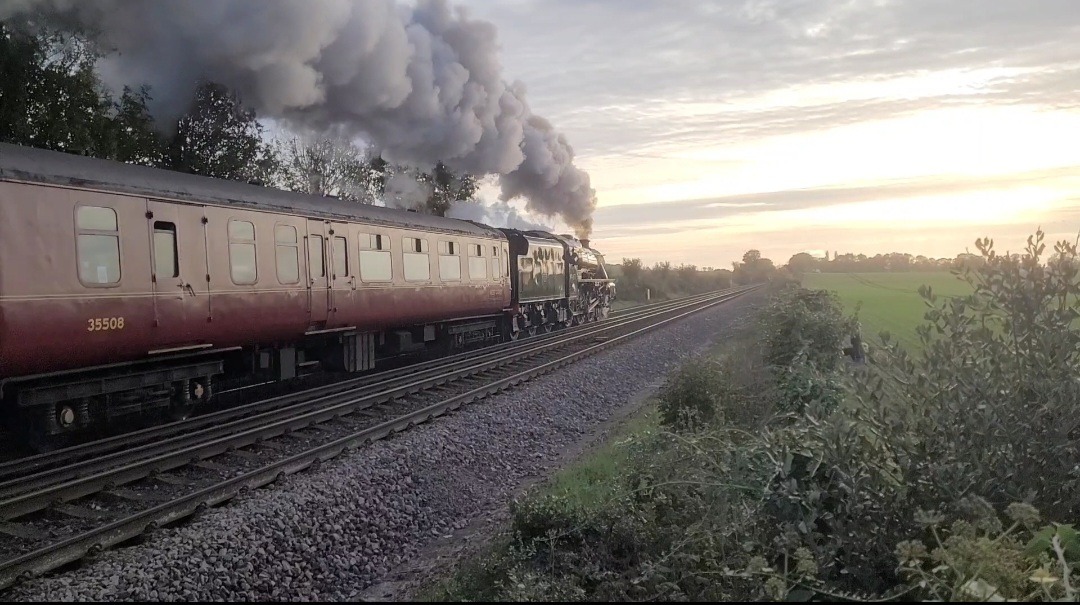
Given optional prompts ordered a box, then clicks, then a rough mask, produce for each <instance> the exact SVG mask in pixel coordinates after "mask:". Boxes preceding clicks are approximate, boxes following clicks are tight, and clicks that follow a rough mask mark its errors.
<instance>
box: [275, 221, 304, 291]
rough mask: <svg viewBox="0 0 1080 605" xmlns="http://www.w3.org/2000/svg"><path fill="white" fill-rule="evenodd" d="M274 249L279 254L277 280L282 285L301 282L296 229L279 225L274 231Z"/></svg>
mask: <svg viewBox="0 0 1080 605" xmlns="http://www.w3.org/2000/svg"><path fill="white" fill-rule="evenodd" d="M274 247H275V248H276V252H277V278H278V281H279V282H281V283H282V284H295V283H299V282H300V245H299V244H298V243H297V241H296V227H292V226H290V225H278V226H277V227H276V228H275V229H274Z"/></svg>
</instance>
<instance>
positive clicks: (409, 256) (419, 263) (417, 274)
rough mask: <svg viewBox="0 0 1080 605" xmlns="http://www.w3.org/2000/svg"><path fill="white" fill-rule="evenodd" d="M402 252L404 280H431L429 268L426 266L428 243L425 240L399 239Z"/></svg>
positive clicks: (413, 238)
mask: <svg viewBox="0 0 1080 605" xmlns="http://www.w3.org/2000/svg"><path fill="white" fill-rule="evenodd" d="M401 242H402V244H403V250H402V253H401V257H402V260H403V262H404V270H405V279H407V280H409V281H425V280H428V279H431V266H430V265H429V264H428V254H427V251H428V242H427V240H426V239H419V238H415V237H404V238H402V239H401Z"/></svg>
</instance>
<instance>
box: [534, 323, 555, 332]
mask: <svg viewBox="0 0 1080 605" xmlns="http://www.w3.org/2000/svg"><path fill="white" fill-rule="evenodd" d="M554 328H555V324H549V323H543V324H540V325H539V326H538V327H537V332H539V333H541V334H547V333H549V332H551V330H553V329H554Z"/></svg>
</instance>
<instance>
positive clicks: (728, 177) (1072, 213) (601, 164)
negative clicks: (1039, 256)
mask: <svg viewBox="0 0 1080 605" xmlns="http://www.w3.org/2000/svg"><path fill="white" fill-rule="evenodd" d="M459 3H460V4H463V5H465V6H466V7H468V8H469V9H470V12H471V13H472V14H473V15H474V16H476V17H479V18H483V19H487V20H489V21H491V22H492V23H493V24H495V25H496V27H497V28H498V36H499V43H500V45H501V48H502V55H501V58H502V62H503V68H504V70H505V73H506V75H507V76H508V77H511V78H514V79H518V80H520V81H522V82H524V83H525V84H526V85H527V88H528V91H529V95H530V100H531V101H530V102H531V104H532V106H533V108H534V109H535V110H537V111H538V112H540V113H542V114H543V115H545V116H546V117H548V118H549V119H550V120H551V121H552V123H554V124H556V125H557V126H558V128H559V129H560V130H561V131H562V132H564V133H565V135H566V136H567V138H568V140H569V141H570V142H571V143H572V144H573V145H574V149H575V151H576V153H577V160H576V161H577V164H578V165H579V166H580V167H582V168H583V169H584V170H587V171H588V172H589V174H590V177H591V180H592V185H593V187H594V188H595V189H596V193H597V199H598V208H597V211H596V213H595V223H594V232H593V241H594V242H595V244H596V246H597V247H598V248H599V249H601V250H602V251H604V253H605V255H606V256H608V257H609V258H611V259H612V260H613V261H618V260H619V259H620V258H622V257H635V256H636V257H641V258H642V259H643V260H645V261H646V262H647V263H652V262H656V261H661V260H671V261H673V262H676V263H681V262H685V263H693V264H697V265H699V266H715V267H723V266H729V264H730V262H731V261H732V260H736V259H738V258H740V257H741V256H742V254H743V252H744V251H745V250H746V249H748V248H751V247H753V248H758V249H760V250H761V251H762V253H763V254H764V255H765V256H769V257H771V258H773V259H774V260H776V261H777V262H778V263H783V262H786V261H787V259H788V258H789V257H790V256H791V255H792V254H794V253H796V252H800V251H814V252H817V253H820V252H821V251H824V250H828V251H830V252H832V251H840V252H856V253H860V252H861V253H866V254H871V255H872V254H875V253H879V252H882V253H884V252H893V251H895V252H910V253H912V254H924V255H927V256H950V257H951V256H954V255H955V254H956V253H958V252H962V251H963V250H964V249H965V248H970V249H972V250H974V246H973V242H974V240H975V239H976V238H977V237H980V236H990V237H993V238H994V239H995V241H996V242H997V247H998V248H999V249H1001V250H1004V249H1005V248H1010V249H1012V250H1016V249H1018V248H1019V247H1020V246H1021V245H1022V243H1023V240H1024V239H1025V238H1026V237H1027V235H1029V234H1031V233H1033V232H1034V230H1035V229H1036V228H1037V227H1038V226H1040V225H1041V226H1042V227H1043V228H1044V230H1045V231H1046V232H1047V233H1048V235H1049V236H1051V237H1053V238H1055V239H1058V238H1068V239H1070V240H1071V239H1075V238H1076V236H1077V234H1078V232H1080V144H1078V141H1080V2H1075V1H1072V0H1048V1H1019V0H996V1H993V2H987V1H983V0H955V1H950V2H938V1H932V0H845V1H841V0H730V1H725V0H713V1H705V0H702V1H690V0H663V1H654V2H648V1H644V0H620V1H618V2H615V1H605V0H591V1H590V0H500V1H499V2H489V1H487V0H464V1H462V2H459Z"/></svg>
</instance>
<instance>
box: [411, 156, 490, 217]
mask: <svg viewBox="0 0 1080 605" xmlns="http://www.w3.org/2000/svg"><path fill="white" fill-rule="evenodd" d="M417 180H418V181H419V182H420V183H424V184H427V185H429V186H430V187H431V195H430V196H429V197H428V199H427V203H426V204H425V206H426V211H427V212H428V213H429V214H434V215H436V216H446V212H447V211H448V210H450V208H451V207H452V206H453V205H454V204H455V203H456V202H462V201H465V200H467V199H470V198H472V196H474V195H476V191H477V189H479V187H480V184H479V182H478V181H477V180H476V177H474V176H472V175H471V174H465V173H462V174H456V173H454V172H453V171H451V170H450V169H449V168H447V167H446V165H445V164H443V163H442V162H439V163H437V164H435V170H433V171H432V172H421V173H419V174H418V176H417Z"/></svg>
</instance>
